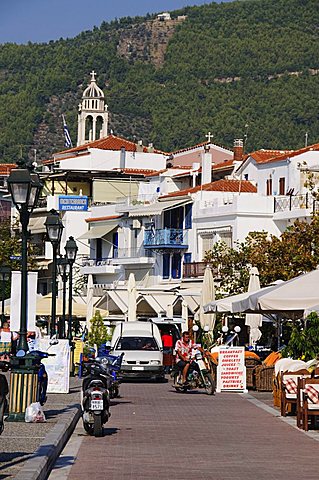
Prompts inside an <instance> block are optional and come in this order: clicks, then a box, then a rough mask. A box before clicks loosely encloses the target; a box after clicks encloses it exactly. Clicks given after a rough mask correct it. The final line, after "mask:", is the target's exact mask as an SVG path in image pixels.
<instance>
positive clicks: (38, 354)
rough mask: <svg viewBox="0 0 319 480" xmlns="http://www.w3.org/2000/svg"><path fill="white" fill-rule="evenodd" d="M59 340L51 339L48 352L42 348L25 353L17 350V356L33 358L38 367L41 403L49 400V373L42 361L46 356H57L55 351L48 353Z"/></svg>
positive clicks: (38, 396) (38, 394) (38, 399)
mask: <svg viewBox="0 0 319 480" xmlns="http://www.w3.org/2000/svg"><path fill="white" fill-rule="evenodd" d="M58 343H59V340H58V339H56V338H52V339H51V340H50V343H49V346H48V348H47V351H46V352H43V351H41V350H31V351H29V352H27V353H25V352H24V351H23V350H20V351H18V352H17V356H18V357H19V356H20V357H21V356H25V355H26V356H27V357H28V358H31V359H32V364H33V365H34V366H36V367H38V392H37V402H40V405H42V406H43V405H44V404H45V402H46V401H47V388H48V374H47V372H46V369H45V365H44V364H43V363H42V360H43V359H44V358H48V357H55V353H48V350H49V349H50V347H52V346H53V345H57V344H58Z"/></svg>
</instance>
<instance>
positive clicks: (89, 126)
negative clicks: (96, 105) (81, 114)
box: [85, 115, 93, 142]
mask: <svg viewBox="0 0 319 480" xmlns="http://www.w3.org/2000/svg"><path fill="white" fill-rule="evenodd" d="M92 139H93V117H92V115H88V116H87V117H86V119H85V141H86V142H90V141H92Z"/></svg>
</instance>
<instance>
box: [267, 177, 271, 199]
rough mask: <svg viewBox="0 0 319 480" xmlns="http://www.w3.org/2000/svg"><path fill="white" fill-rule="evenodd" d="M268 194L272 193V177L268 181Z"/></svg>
mask: <svg viewBox="0 0 319 480" xmlns="http://www.w3.org/2000/svg"><path fill="white" fill-rule="evenodd" d="M266 195H268V196H269V195H272V178H268V180H267V181H266Z"/></svg>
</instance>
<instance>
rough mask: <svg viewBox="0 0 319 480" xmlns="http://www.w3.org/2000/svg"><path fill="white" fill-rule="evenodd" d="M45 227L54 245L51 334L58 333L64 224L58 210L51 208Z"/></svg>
mask: <svg viewBox="0 0 319 480" xmlns="http://www.w3.org/2000/svg"><path fill="white" fill-rule="evenodd" d="M45 227H46V230H47V236H48V238H49V240H50V242H51V245H52V251H53V264H52V270H53V272H52V306H51V326H50V331H49V333H50V335H51V336H52V335H54V334H55V333H56V297H57V288H56V276H57V275H56V273H57V254H58V250H59V248H60V242H61V237H62V230H63V228H64V227H63V225H62V222H61V220H60V217H59V213H58V212H57V211H56V210H50V214H49V215H48V217H47V219H46V221H45Z"/></svg>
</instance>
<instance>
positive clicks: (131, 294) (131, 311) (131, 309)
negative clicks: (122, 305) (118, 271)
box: [127, 273, 137, 322]
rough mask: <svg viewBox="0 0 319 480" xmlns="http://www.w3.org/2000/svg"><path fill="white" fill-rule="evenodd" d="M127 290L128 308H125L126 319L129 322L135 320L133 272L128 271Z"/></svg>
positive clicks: (135, 306) (135, 298)
mask: <svg viewBox="0 0 319 480" xmlns="http://www.w3.org/2000/svg"><path fill="white" fill-rule="evenodd" d="M127 291H128V309H127V320H128V321H129V322H136V308H137V305H136V300H137V292H136V283H135V275H134V273H130V276H129V277H128V282H127Z"/></svg>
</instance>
